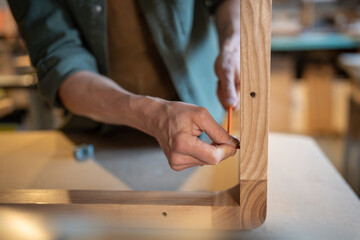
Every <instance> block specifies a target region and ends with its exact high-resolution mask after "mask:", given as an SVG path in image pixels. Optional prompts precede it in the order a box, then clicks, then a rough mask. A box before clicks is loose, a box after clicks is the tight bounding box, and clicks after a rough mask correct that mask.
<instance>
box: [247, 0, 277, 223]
mask: <svg viewBox="0 0 360 240" xmlns="http://www.w3.org/2000/svg"><path fill="white" fill-rule="evenodd" d="M270 23H271V0H256V1H254V0H241V36H240V37H241V40H240V63H241V70H240V74H241V75H240V76H241V80H240V81H241V82H240V88H241V93H240V97H241V103H240V104H241V105H240V145H241V149H240V218H241V219H240V223H241V225H242V226H241V228H243V229H250V228H254V227H257V226H259V225H261V224H262V223H263V221H264V220H265V217H266V199H267V197H266V189H267V164H268V162H267V159H268V129H269V127H268V123H269V100H270V96H269V85H270V47H271V46H270V42H271V27H270V26H271V25H270Z"/></svg>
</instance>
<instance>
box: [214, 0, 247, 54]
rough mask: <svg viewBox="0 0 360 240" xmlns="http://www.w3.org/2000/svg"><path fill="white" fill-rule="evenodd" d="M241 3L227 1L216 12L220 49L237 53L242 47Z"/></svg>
mask: <svg viewBox="0 0 360 240" xmlns="http://www.w3.org/2000/svg"><path fill="white" fill-rule="evenodd" d="M240 1H241V0H225V1H224V2H223V3H221V4H220V5H219V7H218V8H217V10H216V12H215V20H216V27H217V30H218V34H219V43H220V49H221V50H223V51H235V50H237V49H238V48H239V47H240Z"/></svg>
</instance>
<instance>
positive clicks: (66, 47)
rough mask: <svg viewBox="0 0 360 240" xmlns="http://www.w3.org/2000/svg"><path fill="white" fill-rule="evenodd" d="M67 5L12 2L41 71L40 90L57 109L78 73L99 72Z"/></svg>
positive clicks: (37, 0)
mask: <svg viewBox="0 0 360 240" xmlns="http://www.w3.org/2000/svg"><path fill="white" fill-rule="evenodd" d="M61 2H64V1H56V0H9V5H10V8H11V10H12V12H13V15H14V18H15V20H16V22H17V23H18V27H19V31H20V33H21V35H22V37H23V39H24V41H25V42H26V45H27V48H28V51H29V55H30V58H31V62H32V64H33V66H34V67H35V68H36V69H37V75H38V79H39V83H38V86H39V90H40V93H41V94H42V96H43V97H44V98H45V99H46V100H47V101H48V102H49V103H50V104H53V105H55V106H61V103H60V102H59V100H58V97H57V92H58V89H59V87H60V85H61V84H62V83H63V82H64V81H65V80H66V78H67V77H68V76H69V75H71V74H73V73H75V72H78V71H83V70H87V71H92V72H98V66H97V62H96V59H95V57H94V56H93V54H92V53H90V52H89V51H88V50H87V49H86V48H85V47H84V46H83V42H82V40H81V36H80V34H79V31H78V30H77V29H76V27H75V24H74V23H73V21H72V19H71V17H70V15H69V13H68V12H67V11H66V6H63V5H62V4H60V3H61Z"/></svg>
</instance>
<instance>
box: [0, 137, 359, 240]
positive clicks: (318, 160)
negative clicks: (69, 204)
mask: <svg viewBox="0 0 360 240" xmlns="http://www.w3.org/2000/svg"><path fill="white" fill-rule="evenodd" d="M72 139H73V141H74V142H76V144H78V143H82V142H87V143H93V144H94V145H95V154H96V160H87V161H84V162H78V161H76V160H75V159H74V158H73V157H72V150H73V148H74V143H73V142H72V141H70V140H69V139H68V138H67V137H66V136H65V135H64V134H63V133H61V132H57V131H44V132H25V133H12V132H8V133H6V132H5V133H0V143H1V144H0V189H19V188H26V189H29V188H32V189H34V188H36V189H107V190H124V189H135V190H184V191H187V190H213V191H215V190H221V189H226V188H228V187H230V186H232V185H234V184H236V182H237V175H236V171H234V164H235V163H236V159H230V160H226V161H225V162H223V163H221V164H220V165H219V166H216V167H207V166H206V167H199V168H196V169H190V170H187V171H184V172H180V173H177V172H173V171H171V170H170V168H169V167H168V165H167V161H166V158H165V156H164V155H163V154H162V152H161V150H160V149H159V148H158V147H157V146H156V145H154V143H153V141H152V140H151V139H148V138H146V137H144V136H140V137H138V138H135V139H133V140H131V138H130V137H129V136H128V135H123V136H120V137H118V136H116V137H114V136H112V137H107V136H102V137H96V138H94V139H89V138H86V137H72ZM104 139H106V140H104ZM0 222H1V216H0ZM314 231H320V232H321V231H325V232H327V233H330V235H332V236H335V235H336V234H340V236H342V239H360V201H359V198H358V197H357V196H356V195H355V193H354V192H353V191H352V190H351V188H350V187H349V186H348V184H347V183H346V182H345V181H344V179H343V178H342V177H341V175H340V174H339V173H338V172H337V171H336V170H335V168H334V167H333V166H332V164H331V163H330V162H329V160H328V159H327V158H326V156H325V155H324V154H323V153H322V152H321V150H320V148H319V147H318V146H317V145H316V143H315V142H314V141H313V140H312V139H311V138H308V137H304V136H297V135H286V134H270V139H269V167H268V212H267V220H266V222H265V224H264V225H263V226H262V227H260V229H258V230H257V232H267V233H269V234H277V235H284V236H287V235H286V234H289V233H290V234H295V233H301V234H308V235H311V234H312V233H313V232H314ZM0 233H1V227H0ZM334 234H335V235H334ZM304 236H305V235H304Z"/></svg>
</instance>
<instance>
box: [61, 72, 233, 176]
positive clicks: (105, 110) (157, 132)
mask: <svg viewBox="0 0 360 240" xmlns="http://www.w3.org/2000/svg"><path fill="white" fill-rule="evenodd" d="M59 97H60V99H61V100H62V102H63V104H64V105H65V106H66V107H67V108H68V109H69V110H70V111H72V112H74V113H76V114H78V115H81V116H86V117H89V118H92V119H94V120H96V121H101V122H104V123H109V124H116V125H126V126H130V127H133V128H136V129H139V130H140V131H143V132H145V133H147V134H149V135H152V136H154V137H155V138H156V139H157V141H158V142H159V144H160V146H161V148H162V149H163V151H164V153H165V155H166V157H167V158H168V160H169V164H170V167H171V168H172V169H174V170H176V171H180V170H183V169H185V168H189V167H193V166H200V165H206V164H211V165H215V164H218V163H219V162H220V161H221V160H223V159H225V158H227V157H229V156H232V155H234V154H235V152H236V148H237V147H238V146H239V141H238V140H237V139H235V138H234V137H232V136H230V135H229V134H228V133H227V132H226V131H225V130H224V129H223V128H222V127H221V126H219V125H218V124H217V123H216V121H215V120H214V119H213V118H212V116H211V115H210V113H209V112H208V111H207V110H206V109H205V108H203V107H198V106H195V105H191V104H186V103H181V102H169V101H166V100H162V99H159V98H153V97H146V96H140V95H135V94H132V93H129V92H127V91H126V90H124V89H122V88H121V87H120V86H119V85H117V84H116V83H115V82H113V81H111V80H110V79H108V78H106V77H104V76H101V75H98V74H94V73H90V72H85V71H84V72H78V73H74V74H72V75H71V76H70V77H69V78H68V79H66V81H65V82H64V83H63V84H62V85H61V87H60V90H59ZM79 99H82V101H79ZM202 132H205V133H206V134H207V135H208V136H209V137H210V138H211V139H212V140H213V144H208V143H205V142H202V141H201V140H200V139H199V138H198V136H200V134H201V133H202Z"/></svg>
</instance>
